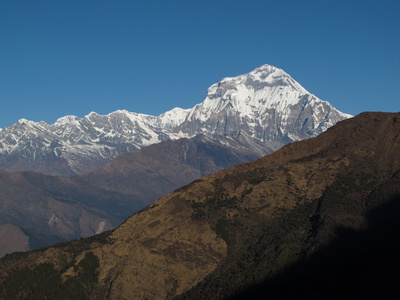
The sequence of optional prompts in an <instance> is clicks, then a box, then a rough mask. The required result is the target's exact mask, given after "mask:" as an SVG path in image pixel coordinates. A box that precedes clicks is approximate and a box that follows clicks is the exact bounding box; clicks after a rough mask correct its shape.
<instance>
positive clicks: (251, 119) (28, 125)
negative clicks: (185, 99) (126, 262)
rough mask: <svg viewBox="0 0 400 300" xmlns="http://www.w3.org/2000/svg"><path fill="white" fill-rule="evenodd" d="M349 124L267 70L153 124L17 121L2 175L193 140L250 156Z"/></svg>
mask: <svg viewBox="0 0 400 300" xmlns="http://www.w3.org/2000/svg"><path fill="white" fill-rule="evenodd" d="M110 100H112V99H110ZM348 117H349V115H347V114H344V113H341V112H340V111H338V110H337V109H335V108H334V107H333V106H332V105H330V104H329V103H328V102H326V101H322V100H320V99H318V98H317V97H316V96H314V95H312V94H310V93H309V92H308V91H307V90H305V89H304V88H303V87H302V86H301V85H300V84H299V83H297V82H296V81H295V80H294V79H293V78H291V77H290V76H289V75H288V74H287V73H285V72H284V71H283V70H281V69H278V68H275V67H273V66H270V65H264V66H261V67H259V68H257V69H255V70H254V71H252V72H250V73H248V74H245V75H241V76H237V77H232V78H225V79H223V80H221V81H220V82H219V83H216V84H214V85H212V86H211V87H210V88H209V89H208V93H207V97H206V98H205V100H204V101H203V102H202V103H199V104H197V105H196V106H195V107H193V108H191V109H181V108H174V109H172V110H170V111H168V112H165V113H163V114H161V115H160V116H157V117H156V116H150V115H145V114H138V113H134V112H128V111H126V110H119V111H115V112H113V113H110V114H109V115H104V116H103V115H99V114H96V113H94V112H91V113H90V114H89V115H87V116H85V117H84V118H78V117H76V116H65V117H62V118H60V119H59V120H57V121H56V122H55V123H54V124H47V123H45V122H43V121H42V122H33V121H29V120H26V119H21V120H19V121H18V122H17V123H15V124H14V125H12V126H10V127H7V128H4V129H3V130H0V168H1V169H3V170H7V171H13V172H14V171H35V172H39V173H43V174H48V175H62V176H71V175H76V174H81V173H84V172H87V171H90V170H94V169H97V168H99V167H101V166H103V165H104V164H105V163H107V162H108V161H110V160H112V159H114V158H116V157H117V156H118V155H119V154H121V153H125V152H128V151H130V150H138V149H141V148H143V147H145V146H148V145H151V144H154V143H159V142H161V141H165V140H171V139H172V140H176V139H179V138H182V137H186V138H191V137H194V136H196V135H198V134H204V135H208V136H210V135H211V136H215V135H225V136H231V137H236V138H240V140H241V141H242V142H244V141H252V142H250V143H249V145H248V147H249V149H252V145H251V144H252V143H254V142H260V143H262V144H263V147H264V151H263V153H262V154H266V153H271V152H272V151H274V150H276V149H278V148H280V147H281V146H283V145H284V144H286V143H288V142H292V141H297V140H301V139H304V138H309V137H312V136H315V135H317V134H319V133H321V132H323V131H324V130H326V129H327V128H328V127H330V126H332V125H333V124H335V123H336V122H338V121H340V120H343V119H346V118H348ZM256 153H257V154H259V151H256Z"/></svg>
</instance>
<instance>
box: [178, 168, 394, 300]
mask: <svg viewBox="0 0 400 300" xmlns="http://www.w3.org/2000/svg"><path fill="white" fill-rule="evenodd" d="M386 175H389V174H386ZM382 176H384V175H383V174H380V175H378V174H377V173H376V172H375V170H374V168H371V166H368V165H363V166H361V165H360V166H359V167H358V168H357V169H356V170H351V171H349V172H348V173H345V174H341V175H339V176H338V177H337V179H336V180H335V182H334V183H333V184H332V185H330V186H329V187H328V188H326V190H325V191H324V193H323V196H322V197H320V198H318V199H315V200H314V201H312V202H308V203H305V204H303V205H299V206H297V207H296V208H295V209H293V210H282V211H281V212H280V213H279V216H278V215H277V216H276V217H275V218H274V219H273V220H269V221H262V220H261V219H262V217H261V216H257V211H253V212H251V213H250V214H249V213H248V212H242V214H241V217H240V218H237V219H236V220H235V222H234V223H233V222H226V221H225V222H223V227H222V229H221V227H220V226H216V228H215V230H216V232H217V233H219V234H221V236H222V237H223V238H224V239H226V240H227V241H230V242H229V243H228V244H229V255H228V257H227V259H226V261H225V262H224V263H223V264H222V265H221V266H220V267H219V268H218V269H217V270H216V272H214V273H213V274H210V275H209V276H208V277H206V279H205V280H204V281H202V282H201V283H199V284H198V285H197V286H195V287H194V288H192V289H191V290H189V291H187V292H186V293H185V294H183V295H181V296H178V297H177V298H176V299H228V298H229V299H230V298H234V299H398V297H400V286H399V285H398V282H399V280H400V272H399V270H400V260H399V259H398V253H399V251H400V172H399V171H397V172H396V173H395V174H392V175H391V176H386V177H382ZM223 202H224V201H220V203H223ZM299 202H300V199H299ZM207 204H208V203H206V204H205V205H204V206H203V207H202V209H203V210H204V211H207V212H209V211H213V209H212V207H213V206H212V205H207ZM195 207H196V206H195ZM221 208H222V210H221V211H223V206H221ZM197 210H198V209H197V207H196V209H195V211H197ZM218 211H219V210H218ZM250 215H251V216H252V217H251V219H250V217H249V216H250ZM364 216H365V217H366V218H365V220H364V218H363V217H364ZM256 220H257V221H256ZM254 221H256V222H257V224H258V225H259V227H255V226H249V223H250V222H254ZM219 222H221V219H219V221H218V223H219ZM261 224H262V226H260V225H261ZM253 225H256V224H253ZM249 229H250V230H249ZM232 241H236V243H233V242H232Z"/></svg>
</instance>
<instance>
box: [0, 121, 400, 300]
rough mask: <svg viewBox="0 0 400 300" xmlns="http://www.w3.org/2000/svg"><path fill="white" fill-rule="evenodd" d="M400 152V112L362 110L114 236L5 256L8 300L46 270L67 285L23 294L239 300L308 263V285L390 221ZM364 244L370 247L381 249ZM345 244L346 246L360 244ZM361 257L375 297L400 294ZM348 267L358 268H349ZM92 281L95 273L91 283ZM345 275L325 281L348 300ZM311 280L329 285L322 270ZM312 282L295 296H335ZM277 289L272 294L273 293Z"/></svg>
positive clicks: (135, 219)
mask: <svg viewBox="0 0 400 300" xmlns="http://www.w3.org/2000/svg"><path fill="white" fill-rule="evenodd" d="M399 153H400V114H399V113H363V114H360V115H358V116H356V117H354V118H351V119H347V120H344V121H341V122H339V123H338V124H336V125H335V126H333V127H331V128H330V129H328V130H327V131H325V132H324V133H322V134H320V135H318V136H317V137H314V138H311V139H307V140H304V141H299V142H294V143H291V144H289V145H286V146H284V147H283V148H281V149H280V150H278V151H276V152H274V153H272V154H270V155H267V156H265V157H263V158H260V159H257V160H255V161H252V162H250V163H245V164H239V165H236V166H234V167H232V168H229V169H225V170H222V171H219V172H217V173H213V174H211V175H209V176H205V177H202V178H201V179H199V180H196V181H194V182H192V183H190V184H188V185H186V186H184V187H182V188H179V189H177V190H175V191H173V192H171V193H169V194H168V195H166V196H164V197H162V198H160V199H159V200H157V201H156V202H154V203H152V204H151V205H149V206H148V207H146V208H145V209H143V210H141V211H140V212H138V213H136V214H134V215H132V216H131V217H129V218H128V219H127V220H126V221H125V222H124V223H123V224H121V225H120V226H119V227H118V228H117V229H115V230H113V231H112V232H110V233H108V234H107V235H103V236H98V237H93V238H91V239H86V240H82V241H80V242H79V241H75V242H70V243H65V244H62V245H58V246H56V247H50V248H47V249H44V250H42V251H36V252H30V253H24V254H21V255H10V256H8V257H5V258H4V259H2V260H0V264H1V267H0V282H1V283H2V286H3V287H4V288H3V292H4V293H3V295H9V297H10V298H12V296H13V295H16V294H18V293H20V292H21V290H18V287H17V290H13V288H15V285H13V284H12V282H13V279H17V278H20V277H22V276H25V277H24V278H31V277H29V275H30V274H35V272H38V270H39V269H40V268H44V267H46V268H47V269H48V270H49V272H50V274H61V275H58V276H59V277H62V278H60V279H57V278H56V277H54V278H51V279H43V281H42V282H40V281H35V280H32V281H31V280H27V281H26V282H24V284H25V286H24V287H22V291H25V292H26V293H30V294H28V295H29V296H31V297H33V298H34V297H35V295H39V294H38V291H35V290H32V289H29V287H31V286H42V285H43V286H46V292H47V293H49V292H50V291H52V292H55V293H56V292H57V293H59V295H62V294H63V293H66V292H71V291H73V292H74V293H78V294H79V293H80V295H86V297H87V298H88V299H104V298H105V297H107V298H109V299H121V298H127V299H129V298H130V299H132V298H135V299H145V298H146V297H147V298H152V299H174V298H177V299H210V298H213V299H229V297H232V296H235V295H239V294H238V293H241V292H245V291H246V290H247V289H248V288H249V287H251V286H253V285H254V284H257V283H262V282H263V281H264V280H269V279H272V278H276V276H277V275H278V274H281V273H282V272H284V271H285V270H290V267H291V266H299V267H298V268H299V269H297V271H296V272H298V274H299V278H300V279H301V278H302V274H303V273H302V270H303V268H302V266H305V265H307V262H308V259H309V258H311V257H312V255H313V254H319V253H321V252H320V250H323V249H325V247H326V246H327V245H330V243H331V242H334V241H335V240H336V238H338V237H341V236H344V237H346V236H347V237H352V236H353V235H352V233H353V232H361V233H362V231H363V230H365V229H366V228H367V226H368V219H367V216H368V215H369V214H370V213H372V212H374V211H375V210H376V209H380V210H381V211H382V210H383V212H385V213H384V214H382V212H381V214H380V216H385V215H387V213H390V208H391V206H390V205H389V206H387V204H390V203H391V201H392V200H393V199H399V198H398V196H399V195H400V190H399V186H400V185H399V183H400V177H399V174H400V157H399ZM396 197H397V198H396ZM388 210H389V211H388ZM397 211H398V210H396V212H397ZM393 217H395V219H396V220H397V223H398V218H397V216H396V215H394V216H393ZM388 225H390V223H389V224H388ZM396 228H397V227H396ZM339 229H340V230H339ZM397 229H400V227H399V228H397ZM397 229H396V230H397ZM338 230H339V231H338ZM395 232H398V231H395ZM380 233H381V232H380V231H378V232H376V234H377V235H379V234H380ZM346 234H347V235H346ZM364 238H366V239H367V240H366V241H367V242H368V245H370V242H372V241H373V240H369V236H364ZM385 239H387V240H393V236H390V235H389V236H387V235H386V236H385ZM343 242H345V243H344V244H341V248H340V249H346V245H351V244H348V243H349V242H352V239H349V238H347V239H344V241H343ZM343 242H341V243H343ZM364 242H365V241H364ZM353 245H354V243H353ZM361 246H362V245H361ZM396 247H399V245H398V243H397V244H396ZM72 249H75V251H74V252H73V251H72ZM395 249H398V248H395ZM395 249H390V251H391V252H392V253H397V252H398V251H395ZM357 250H359V251H361V252H359V253H358V254H359V255H361V257H362V258H363V261H362V262H360V265H361V264H363V263H366V266H367V268H365V269H363V270H364V273H366V272H369V273H368V274H370V276H372V277H371V280H369V281H368V289H369V290H373V289H374V288H378V289H382V288H385V289H386V291H387V293H394V292H396V291H397V290H398V285H397V279H398V276H397V275H396V276H397V277H395V279H394V280H392V281H390V282H389V283H387V282H386V285H382V283H381V282H380V281H379V280H378V281H376V280H374V278H377V277H376V276H375V277H373V271H374V270H375V267H376V266H375V267H374V268H372V267H373V266H374V262H375V261H376V260H375V259H376V258H377V257H376V256H375V255H376V253H375V254H374V252H365V251H366V250H368V249H366V248H363V247H358V248H357ZM344 251H345V250H344ZM326 253H328V254H329V255H328V256H324V259H325V260H326V261H330V260H331V259H332V258H334V257H335V256H334V255H335V251H332V250H330V251H328V252H326ZM379 253H381V252H379ZM332 255H333V256H332ZM371 255H372V256H371ZM396 255H397V254H396ZM19 257H20V258H19ZM391 257H392V256H391ZM89 262H92V264H89ZM383 263H384V265H382V266H378V267H379V268H381V267H382V268H381V269H382V270H385V269H386V268H387V267H389V264H390V263H391V262H390V260H388V261H385V262H383ZM85 265H87V267H84V266H85ZM89 266H92V267H89ZM337 267H338V269H340V271H342V272H343V271H346V270H347V269H346V265H340V266H337ZM74 270H75V271H74ZM78 270H79V272H78ZM83 274H90V276H87V277H88V278H89V279H90V281H88V280H89V279H86V280H87V281H85V280H84V279H83ZM335 274H336V273H335ZM335 274H333V275H332V276H331V277H329V278H328V279H329V280H328V281H325V282H324V281H321V279H319V280H320V282H321V283H323V284H328V285H329V286H330V287H331V288H333V287H334V288H335V293H334V295H340V297H339V298H343V297H345V296H346V293H348V290H342V289H338V288H337V283H340V282H341V281H340V277H339V276H335ZM338 274H342V273H338ZM378 274H380V273H378ZM307 275H312V276H313V277H311V278H312V279H318V278H322V277H323V278H326V274H325V273H324V270H323V269H322V270H319V271H318V273H317V274H314V273H312V272H311V273H307ZM295 278H296V277H295ZM307 278H308V277H307ZM346 278H347V277H346ZM35 279H36V278H35ZM38 279H39V278H38ZM362 279H363V278H361V283H362ZM74 280H75V281H74ZM82 280H83V281H82ZM353 280H355V282H356V283H359V282H360V281H359V280H358V279H357V278H353ZM17 282H18V281H17ZM74 282H75V283H74ZM80 282H83V284H82V285H81V284H80ZM302 282H304V281H302ZM313 282H314V281H313V280H310V281H309V282H305V284H306V285H305V286H302V287H301V291H302V293H304V294H297V293H295V294H296V295H295V296H296V297H301V296H304V298H307V297H306V296H308V298H310V297H312V296H313V295H314V296H315V297H316V298H325V297H326V296H328V298H329V295H327V292H326V290H324V289H323V288H320V287H319V286H315V285H314V284H313ZM40 283H41V284H40ZM86 283H87V284H86ZM35 284H36V285H35ZM71 285H72V286H73V287H74V289H70V287H71ZM289 287H290V285H284V286H283V290H284V291H285V290H286V291H287V290H288V289H289ZM346 287H349V288H351V295H359V294H360V292H361V293H362V292H363V291H362V290H361V289H362V288H363V287H362V286H361V287H360V286H359V285H357V284H355V285H351V283H348V284H346ZM19 288H20V289H21V287H19ZM14 291H15V293H14V294H13V292H14ZM268 291H269V289H265V290H263V292H265V296H268ZM328 292H329V290H328ZM35 293H36V294H35ZM47 295H48V294H47ZM277 295H278V296H279V293H278V294H277ZM393 295H394V294H393ZM40 296H42V295H40ZM263 296H264V294H263ZM243 298H246V294H244V297H243ZM275 298H276V299H278V298H279V297H275Z"/></svg>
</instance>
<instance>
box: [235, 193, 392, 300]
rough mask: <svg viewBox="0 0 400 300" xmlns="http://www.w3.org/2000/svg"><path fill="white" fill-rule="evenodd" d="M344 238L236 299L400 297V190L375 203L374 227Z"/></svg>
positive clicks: (344, 232)
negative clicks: (384, 200)
mask: <svg viewBox="0 0 400 300" xmlns="http://www.w3.org/2000/svg"><path fill="white" fill-rule="evenodd" d="M337 236H338V238H337V239H336V240H334V241H333V242H332V243H330V244H329V245H328V246H326V247H325V248H323V249H321V250H320V251H317V252H316V253H314V254H313V255H311V256H309V257H308V258H306V259H305V260H303V261H301V262H298V263H297V264H296V265H294V266H292V267H290V268H289V269H287V270H286V271H284V272H283V273H281V274H280V275H278V276H277V277H275V278H274V279H271V280H267V281H265V282H263V283H261V284H259V285H256V286H253V287H251V288H249V289H248V290H246V291H244V292H242V293H240V294H237V295H236V296H234V297H232V299H235V300H237V299H400V194H397V195H396V196H394V197H392V198H391V200H390V201H389V202H387V203H386V204H384V205H381V206H379V207H377V208H375V209H373V210H372V211H371V212H370V213H369V215H368V228H367V229H366V230H364V231H354V230H351V229H348V228H339V229H338V230H337Z"/></svg>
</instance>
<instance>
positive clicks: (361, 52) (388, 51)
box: [0, 0, 400, 128]
mask: <svg viewBox="0 0 400 300" xmlns="http://www.w3.org/2000/svg"><path fill="white" fill-rule="evenodd" d="M399 15H400V1H399V0H380V1H369V0H359V1H354V0H347V1H342V0H335V1H321V0H317V1H311V0H302V1H299V0H293V1H291V0H287V1H284V0H282V1H266V0H264V1H256V0H229V1H224V0H215V1H206V0H204V1H190V0H186V1H174V0H170V1H153V0H146V1H135V0H118V1H111V0H109V1H104V0H93V1H92V0H68V1H67V0H65V1H61V0H49V1H41V0H35V1H31V0H29V1H28V0H26V1H25V0H2V1H1V2H0V101H1V102H0V103H1V108H0V128H4V127H6V126H10V125H11V124H13V123H15V122H16V121H17V120H18V119H20V118H26V119H29V120H33V121H41V120H44V121H46V122H48V123H53V122H55V120H56V119H57V118H59V117H62V116H64V115H76V116H79V117H83V116H85V115H87V114H88V113H90V112H91V111H95V112H97V113H99V114H108V113H110V112H112V111H115V110H118V109H126V110H128V111H132V112H139V113H146V114H151V115H159V114H161V113H163V112H165V111H167V110H170V109H172V108H174V107H177V106H178V107H182V108H191V107H193V106H194V105H195V104H197V103H200V102H202V101H203V100H204V98H205V96H206V92H207V88H208V87H209V86H210V85H212V84H213V83H216V82H218V81H219V80H221V79H222V78H224V77H231V76H237V75H241V74H244V73H248V72H250V71H251V70H253V69H255V68H257V67H259V66H261V65H263V64H270V65H274V66H276V67H279V68H282V69H284V70H285V71H286V72H287V73H289V74H290V75H291V76H292V77H293V78H294V79H295V80H297V81H298V82H299V83H300V84H301V85H302V86H303V87H304V88H306V89H307V90H308V91H309V92H311V93H313V94H315V95H316V96H317V97H319V98H321V99H323V100H327V101H329V102H330V103H331V104H333V105H334V106H335V107H336V108H338V109H339V110H341V111H343V112H346V113H350V114H354V115H355V114H358V113H360V112H362V111H400V108H399V107H400V18H399Z"/></svg>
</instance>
